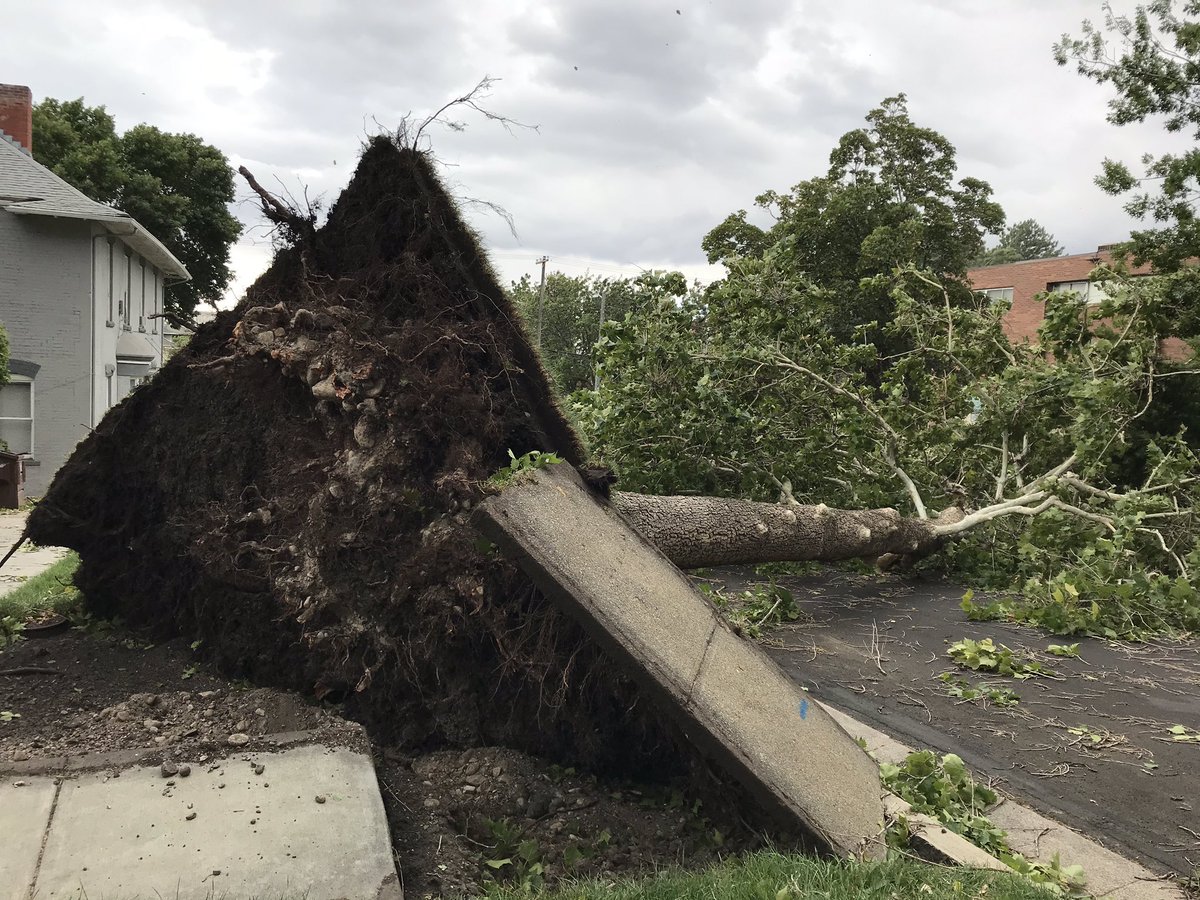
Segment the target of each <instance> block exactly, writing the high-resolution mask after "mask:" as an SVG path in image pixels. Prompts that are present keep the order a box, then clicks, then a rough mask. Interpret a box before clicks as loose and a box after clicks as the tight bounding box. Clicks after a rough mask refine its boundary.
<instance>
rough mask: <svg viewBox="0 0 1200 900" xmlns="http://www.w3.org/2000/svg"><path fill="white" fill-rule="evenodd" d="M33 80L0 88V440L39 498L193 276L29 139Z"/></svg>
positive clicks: (157, 348) (149, 360)
mask: <svg viewBox="0 0 1200 900" xmlns="http://www.w3.org/2000/svg"><path fill="white" fill-rule="evenodd" d="M31 122H32V97H31V95H30V93H29V89H28V88H24V87H16V86H13V85H0V323H2V324H3V325H4V328H5V329H6V330H7V332H8V341H9V354H10V360H9V372H10V376H11V379H10V382H9V383H8V384H7V385H5V386H4V387H3V388H0V439H3V440H4V441H5V442H6V443H7V444H8V448H9V449H10V450H11V451H13V452H16V453H22V454H25V455H26V457H27V462H26V494H27V495H29V496H34V497H36V496H39V495H41V494H42V493H44V492H45V490H46V488H47V487H48V486H49V484H50V481H51V479H52V478H53V477H54V473H55V472H56V471H57V470H58V467H59V466H61V465H62V464H63V462H64V461H65V460H66V459H67V457H68V456H70V455H71V451H72V450H74V449H75V445H76V444H77V443H78V442H79V440H80V439H81V438H82V437H83V436H84V435H85V434H86V433H87V432H88V430H89V429H91V428H93V427H95V425H96V424H97V423H98V422H99V421H100V419H101V418H103V416H104V414H105V413H106V412H107V411H108V410H109V408H111V407H112V406H114V405H115V404H117V403H119V402H120V401H121V400H122V399H123V398H124V397H125V396H127V395H128V394H129V392H130V391H132V390H133V389H134V388H135V387H137V385H138V384H140V383H141V382H142V380H143V379H145V378H148V377H149V376H150V375H151V374H152V373H153V372H154V371H156V370H157V369H158V367H159V366H160V365H161V364H162V359H163V341H164V325H165V320H164V319H163V318H161V313H162V310H163V290H164V288H165V287H166V286H167V285H169V284H171V283H173V282H177V281H183V280H187V279H188V278H190V276H189V275H188V272H187V269H185V268H184V266H183V264H182V263H180V262H179V260H178V259H176V258H175V257H174V256H173V255H172V254H171V252H170V251H169V250H167V248H166V247H164V246H163V245H162V244H161V243H160V242H159V241H158V240H157V239H156V238H155V237H154V236H153V235H151V234H150V233H149V232H148V231H146V229H145V228H143V227H142V226H141V225H139V224H138V223H137V221H136V220H134V219H132V218H130V217H129V216H128V215H126V214H125V213H122V212H120V211H118V210H116V209H113V208H112V207H110V206H105V205H104V204H102V203H97V202H95V201H93V200H90V199H88V197H86V196H85V195H84V194H82V193H81V192H79V191H77V190H75V188H73V187H71V186H70V185H69V184H67V183H66V182H65V181H63V180H62V179H61V178H59V177H58V176H57V175H55V174H53V173H52V172H51V171H50V170H49V169H47V168H46V167H45V166H42V165H40V164H39V163H37V162H35V161H34V159H33V156H32V155H31V147H32V126H31Z"/></svg>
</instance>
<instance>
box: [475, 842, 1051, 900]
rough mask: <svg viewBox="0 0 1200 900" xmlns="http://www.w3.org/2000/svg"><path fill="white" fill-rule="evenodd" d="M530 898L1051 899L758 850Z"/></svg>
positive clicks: (994, 877)
mask: <svg viewBox="0 0 1200 900" xmlns="http://www.w3.org/2000/svg"><path fill="white" fill-rule="evenodd" d="M490 896H492V897H494V898H497V900H501V898H517V897H528V896H529V893H527V892H526V891H525V890H523V889H522V888H521V887H520V886H513V887H504V888H499V887H497V888H493V890H492V892H491V895H490ZM535 896H539V897H542V898H545V900H685V898H696V900H712V898H714V897H720V898H721V900H897V898H909V897H911V898H920V900H968V898H971V900H1047V898H1048V897H1051V896H1052V895H1051V894H1049V893H1047V892H1046V891H1044V890H1043V889H1041V888H1040V887H1038V886H1037V885H1034V884H1031V883H1030V882H1029V881H1027V880H1025V879H1022V878H1020V877H1018V876H1016V875H1007V874H1005V873H1002V872H986V871H982V870H978V869H947V868H941V867H938V866H932V865H928V864H926V863H921V862H915V861H912V860H899V859H897V860H890V861H888V862H883V863H851V862H843V861H837V860H826V859H814V858H812V857H807V856H798V855H796V856H785V855H782V854H779V853H772V852H764V853H755V854H753V855H750V856H746V857H742V858H740V859H734V860H729V861H727V862H725V863H723V864H721V865H718V866H714V867H712V868H710V869H706V870H703V871H700V872H679V871H666V872H662V873H660V874H658V875H653V876H649V877H647V878H641V879H637V880H629V881H609V880H595V881H583V882H578V883H575V884H568V885H562V886H559V887H558V888H556V889H554V890H551V891H546V892H545V893H540V894H536V895H535Z"/></svg>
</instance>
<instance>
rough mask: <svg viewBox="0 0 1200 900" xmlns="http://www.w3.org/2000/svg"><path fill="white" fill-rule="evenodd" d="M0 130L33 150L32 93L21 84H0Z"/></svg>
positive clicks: (30, 150) (27, 148)
mask: <svg viewBox="0 0 1200 900" xmlns="http://www.w3.org/2000/svg"><path fill="white" fill-rule="evenodd" d="M0 131H3V132H4V133H5V134H7V135H8V136H9V137H10V138H12V139H13V140H14V141H16V142H17V143H18V144H20V145H21V146H22V147H24V148H25V149H26V150H28V151H29V152H30V153H32V152H33V93H32V92H31V91H30V90H29V88H27V87H25V86H24V85H21V84H0Z"/></svg>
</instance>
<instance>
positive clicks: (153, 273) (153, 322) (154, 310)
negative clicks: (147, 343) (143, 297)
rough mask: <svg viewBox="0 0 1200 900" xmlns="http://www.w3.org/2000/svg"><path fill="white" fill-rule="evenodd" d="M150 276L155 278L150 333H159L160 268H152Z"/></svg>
mask: <svg viewBox="0 0 1200 900" xmlns="http://www.w3.org/2000/svg"><path fill="white" fill-rule="evenodd" d="M150 277H151V278H153V279H154V283H153V284H152V286H151V291H152V293H151V300H150V302H151V304H152V313H153V314H152V315H151V316H150V333H151V334H158V269H151V270H150Z"/></svg>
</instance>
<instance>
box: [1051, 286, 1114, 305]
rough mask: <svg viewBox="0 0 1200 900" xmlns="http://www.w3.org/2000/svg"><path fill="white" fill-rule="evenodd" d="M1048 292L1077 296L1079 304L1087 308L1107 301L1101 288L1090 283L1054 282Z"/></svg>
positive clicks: (1105, 293)
mask: <svg viewBox="0 0 1200 900" xmlns="http://www.w3.org/2000/svg"><path fill="white" fill-rule="evenodd" d="M1049 290H1050V292H1051V293H1054V294H1067V293H1075V294H1078V295H1079V302H1081V303H1086V304H1088V305H1089V306H1094V305H1096V304H1098V303H1103V302H1104V301H1105V300H1107V299H1108V293H1107V292H1106V291H1105V290H1104V288H1103V286H1102V285H1099V284H1096V283H1094V282H1091V281H1056V282H1054V283H1053V284H1051V285H1050V286H1049Z"/></svg>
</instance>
